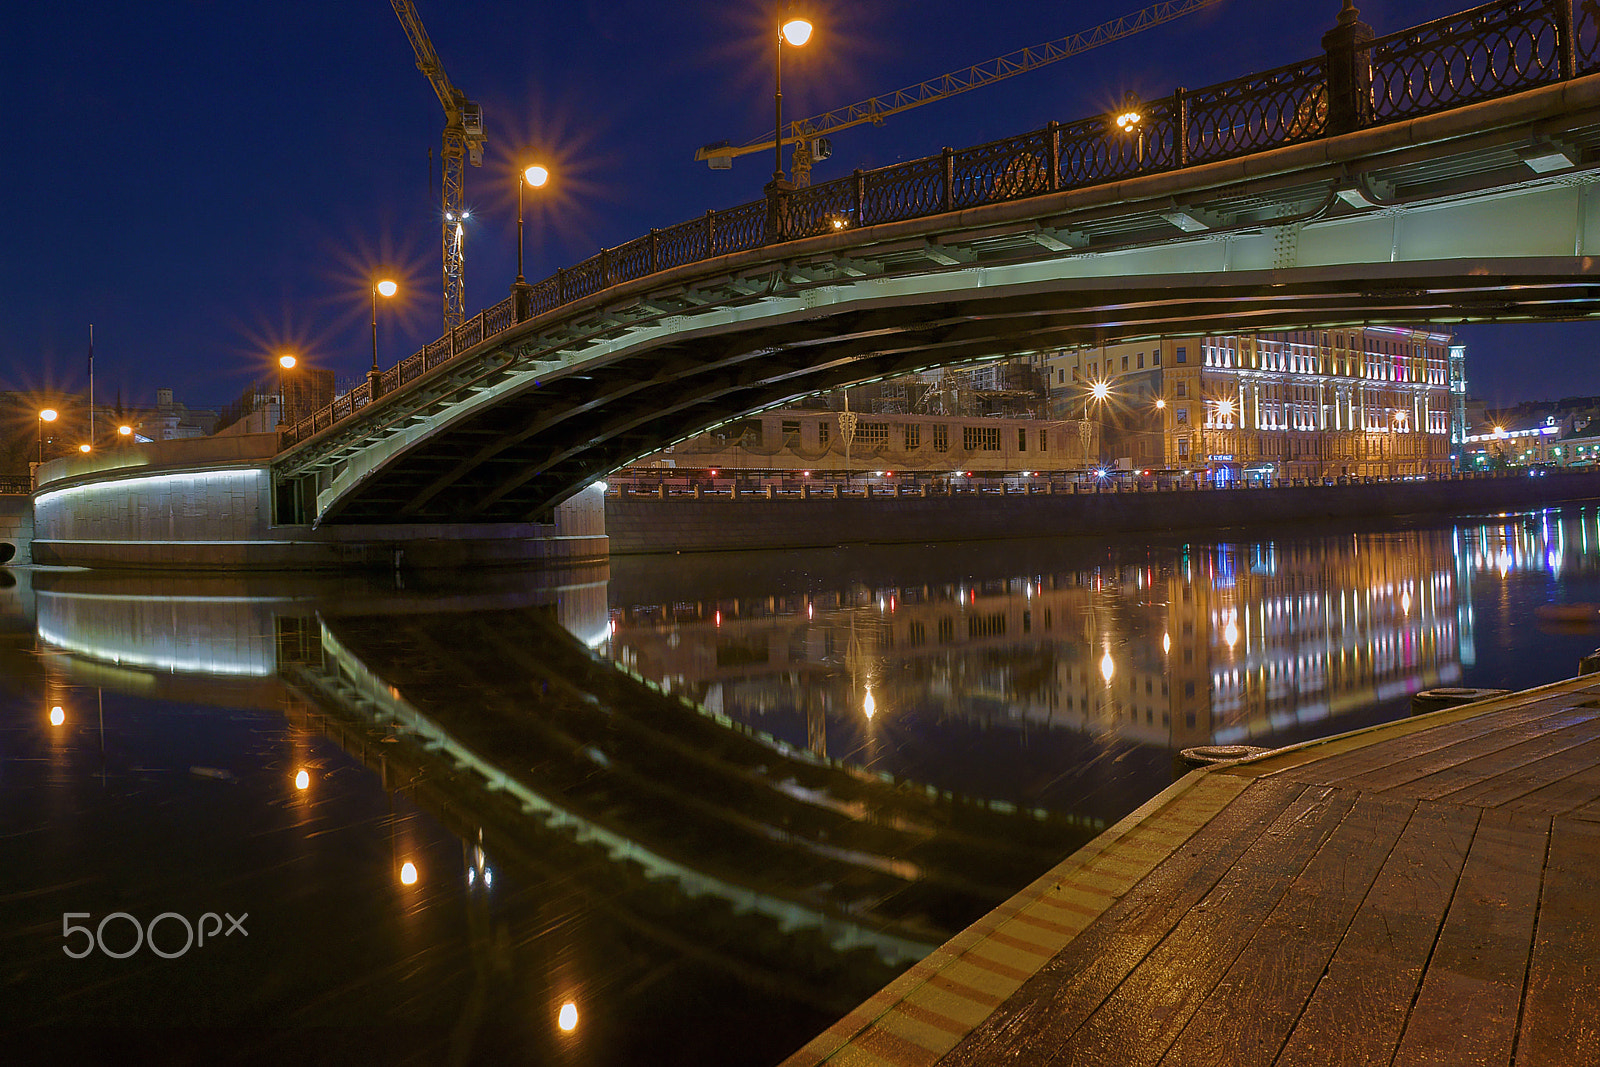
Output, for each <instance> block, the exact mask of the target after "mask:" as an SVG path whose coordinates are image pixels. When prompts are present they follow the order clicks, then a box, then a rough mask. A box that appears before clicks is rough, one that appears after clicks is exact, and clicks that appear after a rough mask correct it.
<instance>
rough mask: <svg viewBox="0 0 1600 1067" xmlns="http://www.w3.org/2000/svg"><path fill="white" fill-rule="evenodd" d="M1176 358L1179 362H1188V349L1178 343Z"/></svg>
mask: <svg viewBox="0 0 1600 1067" xmlns="http://www.w3.org/2000/svg"><path fill="white" fill-rule="evenodd" d="M1177 360H1178V362H1179V363H1187V362H1189V350H1188V348H1186V347H1184V346H1183V345H1179V346H1178V355H1177Z"/></svg>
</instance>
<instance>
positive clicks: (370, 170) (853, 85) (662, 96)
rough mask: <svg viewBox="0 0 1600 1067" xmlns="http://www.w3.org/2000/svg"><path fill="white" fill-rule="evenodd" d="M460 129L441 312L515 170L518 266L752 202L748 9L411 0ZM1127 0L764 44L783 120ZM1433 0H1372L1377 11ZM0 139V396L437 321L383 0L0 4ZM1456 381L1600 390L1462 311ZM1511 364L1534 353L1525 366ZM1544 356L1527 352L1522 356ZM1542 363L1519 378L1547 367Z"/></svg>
mask: <svg viewBox="0 0 1600 1067" xmlns="http://www.w3.org/2000/svg"><path fill="white" fill-rule="evenodd" d="M416 3H417V8H418V11H419V13H420V14H421V17H422V20H423V23H424V24H425V26H426V27H427V30H428V33H429V35H430V36H431V38H432V40H433V43H434V46H435V48H436V49H437V51H438V53H439V55H440V57H441V59H442V60H443V62H444V66H445V70H446V71H447V73H448V74H449V76H450V78H451V79H452V80H453V81H454V82H455V84H456V85H457V86H458V87H459V88H460V89H461V90H462V91H463V92H465V93H466V95H467V96H468V97H469V98H471V99H473V100H476V101H477V102H478V103H479V104H481V105H482V107H483V112H484V117H485V125H486V128H487V131H488V137H489V146H488V150H487V154H486V158H485V160H484V165H483V166H482V167H481V168H477V169H474V168H471V167H468V168H467V174H466V189H467V200H468V203H469V206H470V207H471V208H472V209H473V210H474V212H475V213H476V215H475V221H474V222H473V223H472V224H471V228H470V229H469V230H468V233H467V237H466V294H467V312H468V314H469V315H470V314H472V313H474V312H476V311H477V310H479V309H480V308H482V307H485V306H487V305H490V304H493V303H496V302H497V301H499V300H501V299H502V298H503V297H504V296H505V295H506V294H507V292H508V286H509V284H510V282H511V281H512V279H513V278H514V277H515V274H516V248H515V228H516V227H515V220H516V192H515V190H516V185H515V175H516V173H517V172H518V171H519V170H520V167H521V165H525V164H526V162H528V161H533V160H539V161H543V162H545V163H546V165H547V166H549V167H550V168H551V169H552V171H553V172H554V178H553V180H552V183H551V185H550V186H549V187H547V188H546V189H545V190H543V191H539V192H535V191H532V190H530V191H529V194H528V211H527V227H528V233H527V238H528V239H527V274H528V277H529V279H530V280H536V279H539V278H542V277H544V276H546V275H547V274H549V273H551V272H553V271H554V270H555V269H556V268H557V267H560V266H565V265H570V264H573V263H576V262H578V261H580V260H583V259H585V258H587V257H588V256H590V255H592V254H593V253H594V252H596V251H598V250H599V249H600V248H602V247H609V246H612V245H617V244H621V243H623V242H625V241H628V240H630V239H632V238H634V237H637V236H639V235H641V234H643V233H645V232H646V231H648V230H649V229H650V228H651V227H660V226H669V225H672V224H674V223H678V222H682V221H685V220H687V219H689V218H692V217H694V216H697V215H701V214H703V213H704V212H705V211H706V210H707V209H709V208H723V207H730V206H733V205H735V204H739V203H742V202H745V201H748V200H753V199H757V198H758V197H759V196H760V189H761V186H762V184H763V183H764V182H765V181H766V180H767V179H768V178H769V177H770V175H771V170H772V161H771V157H770V155H751V156H745V157H742V158H740V159H738V160H735V162H734V166H733V169H732V170H731V171H712V170H710V169H709V168H708V167H707V166H706V165H705V164H704V163H696V162H695V161H694V158H693V157H694V151H695V149H696V148H697V147H698V146H700V145H702V144H705V143H708V142H712V141H719V140H730V141H732V142H734V143H735V144H740V143H743V142H745V141H748V140H751V139H753V138H755V137H756V136H758V135H760V134H761V133H762V132H763V131H765V130H768V129H770V126H771V123H772V119H773V114H772V89H773V84H772V82H773V44H772V38H773V36H774V34H775V27H774V24H773V23H774V20H773V14H774V11H775V7H774V5H773V4H771V3H768V2H765V0H763V2H736V0H720V2H719V0H682V2H680V0H669V2H655V3H641V2H634V0H570V2H565V3H538V2H524V3H509V2H500V0H458V2H456V3H451V4H446V3H443V2H441V0H416ZM1142 6H1143V2H1142V0H1092V2H1088V0H1086V2H1080V3H1075V4H1064V3H1060V2H1059V0H1055V2H1046V0H1003V2H996V3H988V4H979V3H975V2H970V0H969V2H965V3H962V2H957V0H849V2H847V0H817V2H816V3H814V4H812V5H811V6H810V7H809V8H808V12H809V14H810V15H811V17H812V19H813V21H814V22H815V23H816V25H817V32H816V35H815V36H814V37H813V39H812V41H811V43H810V44H808V45H807V46H806V47H805V48H804V49H786V50H785V64H784V110H785V115H786V117H790V118H799V117H805V116H809V115H811V114H814V113H816V112H819V111H822V110H825V109H827V108H831V107H837V106H842V105H845V104H849V103H853V102H855V101H857V100H860V99H863V98H865V97H868V96H872V95H875V94H879V93H885V92H888V91H890V90H893V89H896V88H900V87H902V86H905V85H908V84H911V83H914V82H916V81H919V80H922V79H925V78H932V77H934V76H937V75H939V74H943V73H945V72H948V71H951V70H955V69H958V68H961V67H964V66H966V65H969V64H972V63H979V62H983V61H985V60H988V59H990V58H993V57H994V56H997V55H1000V54H1002V53H1005V52H1010V51H1013V50H1015V49H1018V48H1021V47H1024V46H1027V45H1035V44H1040V43H1042V42H1045V41H1048V40H1051V39H1054V38H1057V37H1061V36H1065V35H1066V34H1069V33H1072V32H1075V31H1079V30H1085V29H1088V28H1090V27H1092V26H1094V25H1096V24H1098V23H1100V22H1102V21H1105V20H1106V19H1109V18H1112V17H1115V16H1117V15H1122V14H1128V13H1131V12H1133V11H1136V10H1138V9H1139V8H1140V7H1142ZM1339 6H1340V5H1339V3H1338V2H1337V0H1317V2H1315V3H1307V2H1302V0H1225V2H1223V3H1221V4H1220V5H1218V6H1216V7H1214V8H1211V9H1208V10H1206V11H1203V12H1201V13H1199V14H1195V15H1190V16H1187V17H1185V18H1183V19H1180V20H1178V21H1176V22H1173V23H1170V24H1168V25H1166V26H1162V27H1158V28H1156V29H1152V30H1147V31H1145V32H1143V33H1141V34H1138V35H1136V36H1133V37H1130V38H1127V39H1125V40H1122V41H1119V42H1116V43H1113V44H1110V45H1107V46H1104V47H1102V48H1100V49H1098V50H1096V51H1092V52H1088V53H1085V54H1083V55H1080V56H1078V57H1075V58H1072V59H1068V60H1065V61H1063V62H1061V63H1058V64H1055V65H1053V66H1051V67H1047V68H1045V69H1042V70H1038V71H1034V72H1031V73H1028V74H1024V75H1021V76H1018V77H1016V78H1014V79H1011V80H1010V81H1007V82H1002V83H1000V84H997V85H993V86H989V87H986V88H983V89H979V90H976V91H974V92H972V93H968V94H965V95H963V96H959V97H955V98H952V99H948V100H944V101H939V102H936V103H932V104H929V105H926V106H924V107H922V108H920V109H917V110H914V111H911V112H908V113H905V114H903V115H899V116H895V117H893V118H891V119H889V120H888V122H887V123H886V124H885V125H883V126H881V127H872V126H863V127H857V128H855V129H853V130H849V131H845V132H842V133H839V134H837V135H835V136H834V137H833V142H834V156H833V158H832V159H831V160H829V161H828V162H826V163H822V164H819V165H818V167H817V169H816V170H815V171H814V174H813V178H814V180H815V181H819V182H820V181H827V180H829V179H832V178H835V177H839V176H842V175H844V174H847V173H849V171H850V170H852V169H854V168H856V167H863V168H872V167H880V166H886V165H889V164H892V163H896V162H899V161H902V160H907V159H914V158H917V157H920V156H924V155H929V154H932V153H936V152H938V151H939V149H940V148H942V147H944V146H946V145H948V146H951V147H964V146H967V145H973V144H979V143H983V142H985V141H989V140H994V139H997V138H999V137H1003V136H1007V135H1010V134H1014V133H1020V132H1024V131H1027V130H1032V129H1036V128H1039V127H1041V126H1043V125H1044V124H1045V123H1046V122H1048V121H1049V120H1051V119H1058V120H1062V121H1070V120H1074V119H1078V118H1082V117H1084V116H1087V115H1090V114H1094V113H1098V112H1102V111H1105V110H1109V109H1110V107H1111V105H1112V104H1114V103H1115V102H1116V101H1118V100H1120V99H1121V98H1122V95H1123V93H1124V92H1126V91H1129V90H1131V91H1134V92H1136V93H1138V94H1140V95H1142V96H1144V97H1147V98H1150V97H1156V96H1161V95H1165V94H1167V93H1169V92H1171V90H1172V89H1173V88H1174V87H1175V86H1178V85H1184V86H1187V87H1190V88H1196V87H1201V86H1205V85H1209V84H1213V83H1215V82H1218V81H1223V80H1226V79H1229V78H1232V77H1235V76H1238V75H1241V74H1244V73H1247V72H1249V71H1252V70H1260V69H1266V68H1268V67H1272V66H1277V65H1279V64H1282V63H1287V62H1290V61H1294V60H1298V59H1303V58H1305V57H1307V56H1310V55H1313V54H1315V53H1316V52H1317V51H1318V50H1319V49H1320V38H1321V35H1322V33H1323V32H1324V30H1326V29H1327V28H1329V27H1330V26H1331V25H1332V24H1333V21H1334V18H1335V16H1336V14H1337V12H1338V9H1339ZM1464 6H1465V5H1464V4H1462V3H1460V2H1459V0H1411V2H1401V0H1382V2H1377V0H1369V2H1366V3H1362V4H1361V5H1360V7H1361V13H1362V17H1363V19H1364V20H1365V21H1367V22H1369V23H1371V24H1372V25H1373V27H1374V29H1375V30H1376V31H1377V32H1378V33H1380V34H1382V33H1385V32H1388V31H1392V30H1396V29H1401V28H1404V27H1405V26H1407V25H1413V24H1415V23H1417V22H1420V21H1423V20H1425V19H1428V18H1434V17H1438V16H1440V15H1444V14H1448V13H1451V12H1452V11H1455V10H1460V9H1461V8H1462V7H1464ZM0 60H3V65H4V69H5V70H6V71H7V74H8V77H7V78H6V83H7V84H8V85H9V87H10V89H11V92H12V98H11V101H10V103H11V106H10V109H9V111H10V114H11V116H12V117H11V120H10V121H11V129H12V133H11V134H10V140H11V142H12V149H11V152H10V153H9V156H10V158H9V159H8V160H7V161H6V164H5V166H4V169H3V171H0V173H3V177H0V182H3V185H0V191H3V192H4V202H5V203H6V204H7V206H8V207H9V209H10V218H9V219H8V220H7V224H6V225H5V228H4V232H5V234H6V237H5V240H4V244H3V247H4V249H5V255H4V256H3V257H0V294H3V296H0V311H3V313H4V328H3V330H0V389H21V390H30V389H37V388H60V389H68V390H82V389H84V388H85V383H86V378H85V363H86V355H87V351H88V341H89V325H90V323H93V324H94V337H95V370H96V396H97V398H98V399H100V400H102V401H106V400H109V399H111V398H112V397H114V396H115V395H116V393H117V391H118V390H120V391H121V393H122V395H123V396H124V397H125V398H126V399H127V400H128V402H130V403H151V402H153V400H154V396H155V390H156V389H157V388H159V387H162V386H170V387H172V388H173V389H175V390H176V392H177V394H178V398H179V399H180V400H182V401H185V402H187V403H189V404H190V405H192V406H220V405H222V404H224V403H226V402H228V401H229V400H231V399H233V398H234V397H235V396H237V395H238V394H239V392H240V391H241V390H243V389H244V388H245V387H246V386H247V385H248V384H249V383H250V382H251V381H253V380H257V379H259V378H264V377H266V376H267V374H268V373H269V372H268V367H269V365H270V364H271V361H272V360H273V358H275V356H276V354H277V353H279V352H282V351H294V352H296V353H298V354H299V355H300V356H301V357H302V358H304V359H307V360H309V361H310V362H311V363H312V364H313V365H316V366H320V367H329V368H332V369H333V370H334V371H335V373H336V375H337V377H338V380H339V382H340V386H341V388H343V387H345V386H347V385H349V384H353V383H354V382H356V381H358V380H360V378H361V376H362V374H363V372H364V371H365V368H366V367H367V365H368V363H369V362H370V351H371V348H370V335H369V326H368V318H369V290H370V284H371V278H372V277H373V275H374V273H375V272H378V271H380V270H386V271H387V272H388V273H391V274H393V275H394V276H396V277H398V279H399V281H400V283H401V286H402V290H401V295H400V297H397V298H396V299H395V300H394V301H390V302H388V303H386V304H385V305H384V307H383V308H382V309H380V323H381V334H382V337H381V356H380V363H381V364H382V365H383V366H385V367H387V366H389V365H391V364H393V363H394V362H396V361H397V360H398V359H400V358H401V357H403V356H405V355H407V354H409V353H410V352H412V351H414V350H416V349H417V348H418V347H420V345H422V344H424V343H426V342H428V341H431V340H432V339H434V338H435V337H437V336H439V334H440V333H441V332H442V330H441V297H440V288H441V285H440V258H439V225H438V202H439V200H438V194H437V192H436V191H433V190H431V189H430V175H429V159H428V151H429V149H430V148H431V149H432V150H433V154H434V157H435V160H434V177H433V181H434V182H435V183H436V182H437V181H438V173H437V172H438V161H437V157H438V154H439V144H440V134H441V132H442V130H443V126H444V117H443V112H442V110H441V108H440V106H439V104H438V101H437V100H436V98H435V96H434V93H433V90H432V88H431V87H430V86H429V84H428V81H427V79H426V78H425V77H424V76H423V75H422V73H421V72H420V71H418V70H417V68H416V66H415V63H414V59H413V55H412V51H411V47H410V45H409V43H408V42H407V39H406V36H405V32H404V30H403V29H402V27H401V25H400V22H399V20H398V19H397V18H396V16H395V14H394V11H393V9H392V8H391V6H390V5H389V4H388V3H386V2H384V0H340V2H328V0H316V2H306V0H279V2H274V3H270V4H234V3H215V2H188V3H180V2H175V0H154V2H152V3H143V4H130V3H126V2H120V3H110V2H77V0H59V2H56V3H48V4H27V5H12V6H11V7H10V8H9V9H8V13H7V17H6V20H5V23H4V26H3V28H0ZM1460 336H1461V337H1462V338H1463V339H1464V340H1465V341H1466V342H1467V344H1468V346H1469V347H1468V377H1469V380H1470V386H1471V389H1472V392H1473V393H1475V394H1476V395H1479V396H1482V397H1484V398H1486V399H1489V400H1491V401H1503V402H1511V401H1516V400H1521V399H1540V398H1554V397H1560V396H1566V395H1586V394H1600V374H1597V371H1596V363H1595V360H1594V355H1593V354H1594V350H1595V348H1596V346H1597V342H1600V329H1597V327H1596V326H1594V325H1589V324H1582V325H1579V324H1570V325H1551V326H1479V327H1469V328H1466V329H1463V330H1462V331H1461V334H1460ZM1532 358H1537V359H1538V360H1539V361H1540V362H1539V366H1540V367H1541V375H1540V377H1538V378H1537V379H1531V378H1529V377H1528V374H1527V367H1528V366H1529V362H1528V361H1529V360H1530V359H1532ZM1546 361H1547V362H1546ZM1546 369H1547V373H1546V372H1545V370H1546Z"/></svg>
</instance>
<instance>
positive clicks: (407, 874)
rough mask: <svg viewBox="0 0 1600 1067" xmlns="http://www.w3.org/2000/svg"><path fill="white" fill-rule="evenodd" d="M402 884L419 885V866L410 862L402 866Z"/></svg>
mask: <svg viewBox="0 0 1600 1067" xmlns="http://www.w3.org/2000/svg"><path fill="white" fill-rule="evenodd" d="M400 883H401V884H402V885H416V884H417V865H416V864H415V863H412V862H411V861H410V860H407V861H406V862H405V863H403V864H401V865H400Z"/></svg>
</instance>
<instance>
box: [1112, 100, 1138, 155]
mask: <svg viewBox="0 0 1600 1067" xmlns="http://www.w3.org/2000/svg"><path fill="white" fill-rule="evenodd" d="M1143 122H1144V116H1143V115H1142V114H1140V113H1139V98H1138V97H1137V96H1134V95H1133V94H1132V93H1131V92H1130V93H1128V94H1126V95H1125V96H1123V98H1122V110H1121V111H1120V112H1118V114H1117V129H1118V130H1120V131H1121V132H1122V133H1123V134H1125V135H1127V136H1129V137H1132V138H1134V153H1135V159H1136V161H1137V162H1138V163H1139V164H1140V165H1143V164H1144V136H1143V134H1142V133H1141V132H1140V129H1141V124H1142V123H1143Z"/></svg>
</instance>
